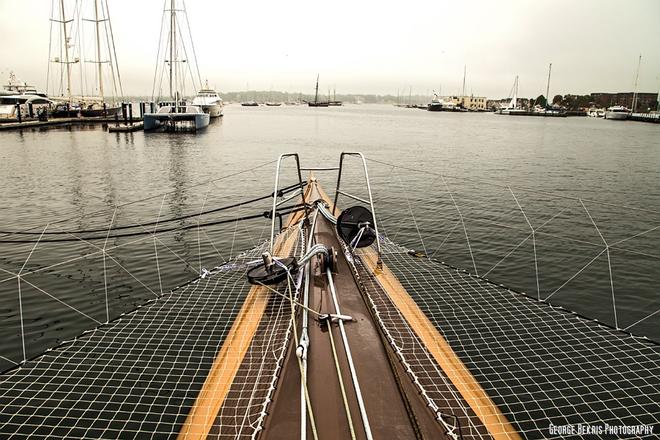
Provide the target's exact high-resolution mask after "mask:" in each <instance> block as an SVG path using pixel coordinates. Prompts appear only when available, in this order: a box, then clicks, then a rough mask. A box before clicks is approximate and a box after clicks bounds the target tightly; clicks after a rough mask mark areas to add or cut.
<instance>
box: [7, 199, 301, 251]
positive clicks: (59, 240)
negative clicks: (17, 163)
mask: <svg viewBox="0 0 660 440" xmlns="http://www.w3.org/2000/svg"><path fill="white" fill-rule="evenodd" d="M306 207H307V206H306V205H305V204H296V205H292V206H287V207H285V208H283V209H282V210H280V211H277V212H276V213H275V215H276V216H282V215H287V214H291V213H293V212H297V211H301V210H303V209H305V208H306ZM262 217H264V218H271V217H272V211H264V212H262V213H259V214H252V215H246V216H242V217H234V218H230V219H224V220H216V221H212V222H207V223H199V224H192V225H186V226H176V227H170V228H165V229H159V230H155V231H136V232H126V233H121V234H113V235H96V236H93V237H74V238H47V239H40V240H34V239H24V240H18V239H17V240H0V243H14V244H19V243H20V244H26V243H64V242H76V241H91V240H107V239H110V238H124V237H135V236H138V235H155V234H162V233H164V232H172V231H185V230H188V229H194V228H203V227H207V226H215V225H222V224H226V223H233V222H239V221H244V220H253V219H257V218H262ZM41 235H45V233H44V234H40V236H41ZM71 235H73V234H71Z"/></svg>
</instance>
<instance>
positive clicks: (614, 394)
mask: <svg viewBox="0 0 660 440" xmlns="http://www.w3.org/2000/svg"><path fill="white" fill-rule="evenodd" d="M383 261H384V263H385V264H386V265H387V267H388V268H390V270H391V271H392V272H393V273H394V274H395V275H396V276H397V277H398V278H399V281H400V282H401V284H402V285H403V286H404V287H405V288H406V290H407V291H408V292H409V293H410V295H411V297H412V298H413V300H414V301H415V302H416V303H417V305H418V306H419V307H420V309H421V310H422V311H423V312H424V313H425V314H426V315H427V317H428V318H429V319H430V320H431V322H432V323H433V324H434V326H435V327H436V328H437V330H438V331H439V332H440V333H441V334H442V335H443V336H444V338H445V339H446V340H447V342H448V343H449V344H450V345H451V347H452V349H453V350H454V351H455V352H456V353H457V355H458V356H459V357H460V358H461V360H462V361H463V362H464V363H465V364H466V366H467V367H468V368H469V370H470V371H471V372H472V374H473V375H474V377H475V378H476V379H477V380H478V382H479V383H480V384H481V386H482V387H483V388H484V390H485V391H486V392H487V393H488V395H489V396H490V397H491V398H492V399H493V401H494V402H495V403H496V404H497V405H498V406H499V407H500V409H501V410H502V412H503V413H504V414H505V415H506V416H507V418H508V419H509V420H510V421H511V422H512V423H513V425H514V427H515V428H516V429H517V430H518V431H519V432H521V433H522V435H523V436H524V437H525V438H553V437H554V438H563V437H564V435H553V432H554V431H552V430H551V429H550V427H551V425H554V426H565V425H573V426H587V425H589V426H605V424H608V425H611V426H641V425H654V424H657V423H658V420H660V405H658V402H660V345H657V344H654V343H651V342H649V341H647V340H645V339H642V338H637V337H634V336H631V335H629V334H627V333H624V332H620V331H616V330H613V329H611V328H609V327H606V326H603V325H600V324H599V323H598V322H596V321H591V320H587V319H585V318H582V317H580V316H577V315H575V314H572V313H570V312H567V311H565V310H563V309H558V308H553V307H551V306H549V305H547V304H545V303H542V302H538V301H535V300H532V299H530V298H528V297H526V296H524V295H521V294H518V293H515V292H512V291H510V290H507V289H505V288H502V287H499V286H496V285H494V284H491V283H489V282H487V281H484V280H483V279H480V278H478V277H474V276H471V275H470V274H468V273H467V272H465V271H461V270H457V269H454V268H451V267H448V266H445V265H443V264H441V263H439V262H436V261H433V260H429V259H428V258H425V257H421V258H420V257H415V256H413V255H410V254H409V253H407V252H406V251H405V249H402V248H398V247H397V246H395V245H392V244H388V245H386V246H385V252H384V255H383ZM412 357H413V358H414V356H412ZM657 429H658V427H656V428H655V430H656V433H657ZM630 437H634V438H639V437H640V435H638V434H635V435H632V436H630Z"/></svg>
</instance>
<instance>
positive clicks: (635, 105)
mask: <svg viewBox="0 0 660 440" xmlns="http://www.w3.org/2000/svg"><path fill="white" fill-rule="evenodd" d="M641 64H642V54H639V60H638V61H637V73H636V74H635V93H633V101H632V112H633V113H635V110H636V108H637V81H638V80H639V66H640V65H641Z"/></svg>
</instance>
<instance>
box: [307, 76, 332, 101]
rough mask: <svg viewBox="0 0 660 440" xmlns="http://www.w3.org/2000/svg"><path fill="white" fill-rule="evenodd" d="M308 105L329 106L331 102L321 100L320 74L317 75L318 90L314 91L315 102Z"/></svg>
mask: <svg viewBox="0 0 660 440" xmlns="http://www.w3.org/2000/svg"><path fill="white" fill-rule="evenodd" d="M307 105H309V106H310V107H328V106H329V105H330V103H329V102H328V101H319V75H318V74H317V75H316V91H315V93H314V102H308V103H307Z"/></svg>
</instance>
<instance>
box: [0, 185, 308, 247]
mask: <svg viewBox="0 0 660 440" xmlns="http://www.w3.org/2000/svg"><path fill="white" fill-rule="evenodd" d="M304 185H307V183H306V182H304V183H303V186H304ZM299 188H300V183H295V184H293V185H290V186H287V187H284V188H282V189H280V190H279V191H278V192H277V196H278V197H282V196H283V195H284V194H287V193H289V192H291V191H295V190H297V189H299ZM272 197H273V193H270V194H268V195H265V196H261V197H255V198H253V199H249V200H244V201H242V202H237V203H233V204H231V205H226V206H221V207H219V208H214V209H209V210H207V211H203V212H198V213H194V214H187V215H182V216H179V217H172V218H168V219H164V220H157V221H153V222H147V223H136V224H133V225H124V226H115V227H113V228H109V229H108V228H99V229H84V230H79V231H52V232H44V233H43V235H80V234H91V233H96V232H108V231H109V230H110V231H119V230H125V229H135V228H143V227H146V226H154V225H158V224H163V223H170V222H174V221H179V220H186V219H189V218H192V217H198V216H199V217H201V216H203V215H208V214H214V213H217V212H221V211H226V210H228V209H232V208H238V207H241V206H244V205H248V204H250V203H255V202H258V201H261V200H265V199H269V198H272ZM269 212H270V211H269ZM0 234H5V235H41V234H42V233H41V232H28V231H0ZM0 242H2V241H1V240H0Z"/></svg>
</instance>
